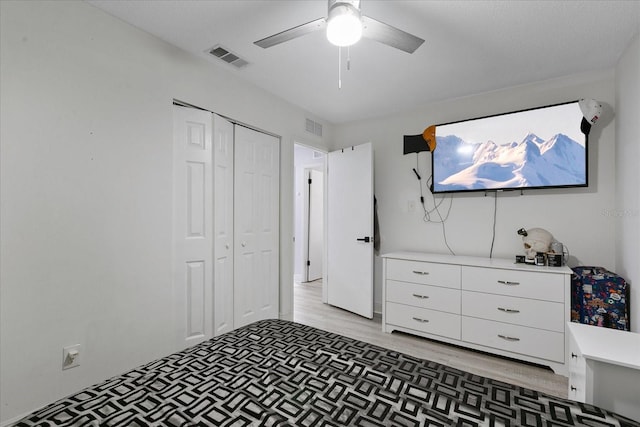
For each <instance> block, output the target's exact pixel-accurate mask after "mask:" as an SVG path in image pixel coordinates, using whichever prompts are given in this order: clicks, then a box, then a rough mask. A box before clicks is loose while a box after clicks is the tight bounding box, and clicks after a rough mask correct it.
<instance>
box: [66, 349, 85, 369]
mask: <svg viewBox="0 0 640 427" xmlns="http://www.w3.org/2000/svg"><path fill="white" fill-rule="evenodd" d="M81 350H82V346H81V345H80V344H76V345H70V346H68V347H64V348H63V349H62V369H63V370H65V369H69V368H75V367H76V366H80V353H81Z"/></svg>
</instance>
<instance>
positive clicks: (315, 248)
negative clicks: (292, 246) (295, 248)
mask: <svg viewBox="0 0 640 427" xmlns="http://www.w3.org/2000/svg"><path fill="white" fill-rule="evenodd" d="M308 172H309V173H308V175H307V183H308V185H307V187H306V188H307V200H308V201H309V203H308V204H307V221H306V223H307V224H306V225H307V233H306V235H307V239H306V241H307V247H306V251H305V252H306V254H307V278H306V279H307V282H310V281H312V280H317V279H320V278H321V277H322V251H323V244H324V243H323V237H324V227H323V218H324V174H323V173H322V172H320V171H317V170H314V169H309V170H308Z"/></svg>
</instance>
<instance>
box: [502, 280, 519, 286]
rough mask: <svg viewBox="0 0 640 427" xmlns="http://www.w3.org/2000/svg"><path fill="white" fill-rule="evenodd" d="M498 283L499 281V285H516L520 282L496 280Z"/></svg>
mask: <svg viewBox="0 0 640 427" xmlns="http://www.w3.org/2000/svg"><path fill="white" fill-rule="evenodd" d="M498 283H500V284H501V285H508V286H516V285H519V284H520V282H510V281H508V280H498Z"/></svg>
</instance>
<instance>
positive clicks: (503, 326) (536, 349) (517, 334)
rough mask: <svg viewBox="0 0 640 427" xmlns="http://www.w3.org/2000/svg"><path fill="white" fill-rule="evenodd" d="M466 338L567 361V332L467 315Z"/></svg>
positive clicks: (510, 349) (541, 356) (490, 345)
mask: <svg viewBox="0 0 640 427" xmlns="http://www.w3.org/2000/svg"><path fill="white" fill-rule="evenodd" d="M462 340H463V341H466V342H470V343H474V344H479V345H482V346H487V347H491V348H497V349H500V350H505V351H509V352H513V353H519V354H524V355H527V356H533V357H538V358H541V359H546V360H551V361H554V362H559V363H564V334H563V333H560V332H551V331H544V330H541V329H535V328H527V327H524V326H518V325H511V324H507V323H501V322H494V321H492V320H483V319H476V318H474V317H466V316H463V317H462Z"/></svg>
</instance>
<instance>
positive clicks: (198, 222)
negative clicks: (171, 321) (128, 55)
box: [173, 106, 213, 349]
mask: <svg viewBox="0 0 640 427" xmlns="http://www.w3.org/2000/svg"><path fill="white" fill-rule="evenodd" d="M211 127H212V115H211V113H209V112H207V111H202V110H196V109H193V108H185V107H179V106H174V107H173V272H174V277H173V283H174V301H175V310H176V321H177V324H176V333H177V336H176V339H177V348H179V349H182V348H185V347H189V346H192V345H195V344H198V343H199V342H202V341H204V340H207V339H209V338H211V337H212V336H213V330H212V329H213V328H212V322H211V319H212V318H213V313H212V312H213V251H212V244H211V239H212V237H211V236H212V234H213V233H212V229H213V220H212V218H213V215H212V205H213V196H212V194H213V191H212V181H213V176H212V149H211V145H212V144H211V141H212V134H211Z"/></svg>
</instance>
